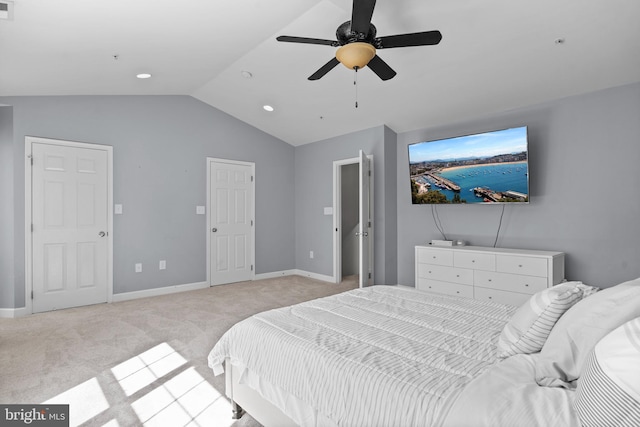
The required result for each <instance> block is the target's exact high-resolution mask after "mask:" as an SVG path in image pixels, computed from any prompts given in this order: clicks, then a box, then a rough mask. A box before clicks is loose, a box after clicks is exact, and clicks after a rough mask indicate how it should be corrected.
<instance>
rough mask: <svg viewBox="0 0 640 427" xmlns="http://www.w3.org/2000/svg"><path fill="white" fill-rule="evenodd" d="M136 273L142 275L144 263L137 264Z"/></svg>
mask: <svg viewBox="0 0 640 427" xmlns="http://www.w3.org/2000/svg"><path fill="white" fill-rule="evenodd" d="M136 273H142V263H141V262H139V263H137V264H136Z"/></svg>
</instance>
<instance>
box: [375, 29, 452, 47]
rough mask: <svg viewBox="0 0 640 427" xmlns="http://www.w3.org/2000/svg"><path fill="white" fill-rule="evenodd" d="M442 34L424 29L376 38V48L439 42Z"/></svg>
mask: <svg viewBox="0 0 640 427" xmlns="http://www.w3.org/2000/svg"><path fill="white" fill-rule="evenodd" d="M440 40H442V34H440V31H437V30H436V31H424V32H421V33H410V34H397V35H395V36H385V37H379V38H377V39H376V48H377V49H389V48H392V47H407V46H427V45H434V44H438V43H440Z"/></svg>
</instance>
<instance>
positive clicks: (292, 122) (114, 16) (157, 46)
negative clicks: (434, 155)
mask: <svg viewBox="0 0 640 427" xmlns="http://www.w3.org/2000/svg"><path fill="white" fill-rule="evenodd" d="M0 3H5V4H6V3H8V6H9V8H8V9H9V12H7V13H4V15H5V16H7V15H8V16H9V17H10V18H11V19H2V18H0V96H28V95H127V94H142V95H160V94H181V95H191V96H193V97H195V98H198V99H200V100H202V101H203V102H206V103H208V104H210V105H212V106H214V107H216V108H218V109H220V110H222V111H224V112H226V113H228V114H230V115H232V116H235V117H237V118H238V119H240V120H243V121H245V122H247V123H249V124H251V125H253V126H255V127H257V128H259V129H261V130H263V131H265V132H267V133H269V134H271V135H273V136H275V137H278V138H280V139H282V140H284V141H286V142H288V143H290V144H292V145H300V144H305V143H309V142H314V141H318V140H322V139H326V138H329V137H333V136H336V135H342V134H346V133H349V132H352V131H357V130H361V129H365V128H369V127H373V126H377V125H382V124H386V125H387V126H389V127H390V128H391V129H393V130H395V131H396V132H405V131H409V130H414V129H419V128H424V127H429V126H433V125H439V124H446V123H453V122H460V121H464V120H469V119H473V118H479V117H482V116H485V115H488V114H492V113H496V112H501V111H505V110H509V109H513V108H517V107H521V106H526V105H532V104H536V103H539V102H544V101H547V100H552V99H557V98H562V97H566V96H570V95H575V94H580V93H585V92H591V91H595V90H599V89H603V88H607V87H613V86H619V85H623V84H627V83H632V82H638V81H640V25H639V24H638V20H639V18H640V1H638V0H607V1H604V0H589V1H586V0H562V1H557V0H537V1H530V0H529V1H525V0H483V1H479V0H453V1H452V0H378V1H377V4H376V8H375V11H374V13H373V19H372V22H373V23H374V24H375V26H376V27H377V30H378V36H385V35H391V34H401V33H410V32H417V31H427V30H439V31H440V32H441V33H442V36H443V38H442V41H441V42H440V44H438V45H436V46H421V47H406V48H397V49H385V50H379V51H378V54H379V55H380V57H382V58H383V59H384V61H385V62H387V63H388V64H389V65H390V66H391V67H392V68H393V69H394V70H395V71H397V73H398V74H397V76H395V77H394V78H393V79H391V80H388V81H382V80H381V79H379V78H378V77H377V76H376V75H375V74H374V73H373V72H371V70H369V69H367V68H364V69H362V70H360V71H359V72H358V73H357V84H356V85H354V80H355V75H354V74H355V73H354V71H353V70H349V69H347V68H345V67H343V66H341V65H339V66H338V67H336V68H335V69H333V70H332V71H330V72H329V73H328V74H327V75H326V76H324V77H323V78H322V79H320V80H317V81H309V80H307V77H308V76H309V75H311V74H312V73H313V72H315V71H316V70H317V69H318V68H320V67H321V66H322V65H324V64H325V63H326V62H327V61H328V60H330V59H331V58H332V57H333V56H334V54H335V48H333V47H331V46H319V45H307V44H293V43H279V42H277V41H276V36H278V35H292V36H303V37H314V38H324V39H335V31H336V28H337V27H338V25H340V24H341V23H342V22H344V21H347V20H349V19H351V8H352V4H351V1H349V0H271V1H265V0H180V1H175V0H174V1H169V0H110V1H104V0H82V1H79V0H56V1H50V0H13V2H9V1H8V0H0ZM0 12H1V11H0ZM143 72H146V73H150V74H152V77H151V78H149V79H144V80H143V79H137V78H136V74H138V73H143ZM243 72H244V73H243ZM247 72H248V73H250V77H249V78H247V76H249V74H247ZM356 100H357V102H358V108H355V102H356ZM267 104H268V105H271V106H273V108H274V111H272V112H267V111H265V110H264V109H263V105H267Z"/></svg>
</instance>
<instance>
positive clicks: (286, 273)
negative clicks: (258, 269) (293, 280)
mask: <svg viewBox="0 0 640 427" xmlns="http://www.w3.org/2000/svg"><path fill="white" fill-rule="evenodd" d="M296 274H297V273H296V270H282V271H273V272H271V273H260V274H256V275H255V276H254V278H253V279H254V280H262V279H275V278H276V277H285V276H294V275H296Z"/></svg>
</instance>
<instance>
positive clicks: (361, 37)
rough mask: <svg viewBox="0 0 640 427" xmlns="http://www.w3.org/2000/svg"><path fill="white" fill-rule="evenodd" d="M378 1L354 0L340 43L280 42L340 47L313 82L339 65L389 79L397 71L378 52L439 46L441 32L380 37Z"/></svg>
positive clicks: (338, 34) (299, 39)
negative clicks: (376, 20) (375, 11)
mask: <svg viewBox="0 0 640 427" xmlns="http://www.w3.org/2000/svg"><path fill="white" fill-rule="evenodd" d="M375 5H376V0H353V8H352V11H351V21H347V22H344V23H343V24H341V25H340V26H339V27H338V29H337V30H336V38H337V39H338V40H326V39H314V38H308V37H294V36H279V37H277V38H276V40H278V41H279V42H290V43H307V44H320V45H327V46H333V47H338V46H340V47H339V48H338V50H337V51H336V56H335V57H334V58H332V59H331V60H330V61H329V62H327V63H326V64H324V65H323V66H322V67H320V69H319V70H318V71H316V72H315V73H313V74H312V75H311V76H309V80H318V79H320V78H321V77H322V76H324V75H325V74H327V73H328V72H329V71H331V70H332V69H333V68H334V67H335V66H336V65H338V64H339V63H342V64H343V65H344V66H345V67H347V68H349V69H353V70H356V72H357V71H358V70H359V69H361V68H364V67H365V66H367V65H368V66H369V68H371V70H372V71H373V72H374V73H376V74H377V75H378V77H380V78H381V79H382V80H389V79H391V78H393V77H394V76H395V75H396V72H395V71H394V70H393V69H392V68H391V67H390V66H389V65H387V63H386V62H384V61H383V60H382V59H381V58H380V57H379V56H378V55H377V54H376V49H390V48H394V47H407V46H426V45H436V44H438V43H440V40H442V34H440V31H424V32H420V33H409V34H397V35H393V36H385V37H376V27H375V26H374V25H373V24H372V23H371V17H372V16H373V9H374V7H375Z"/></svg>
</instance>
